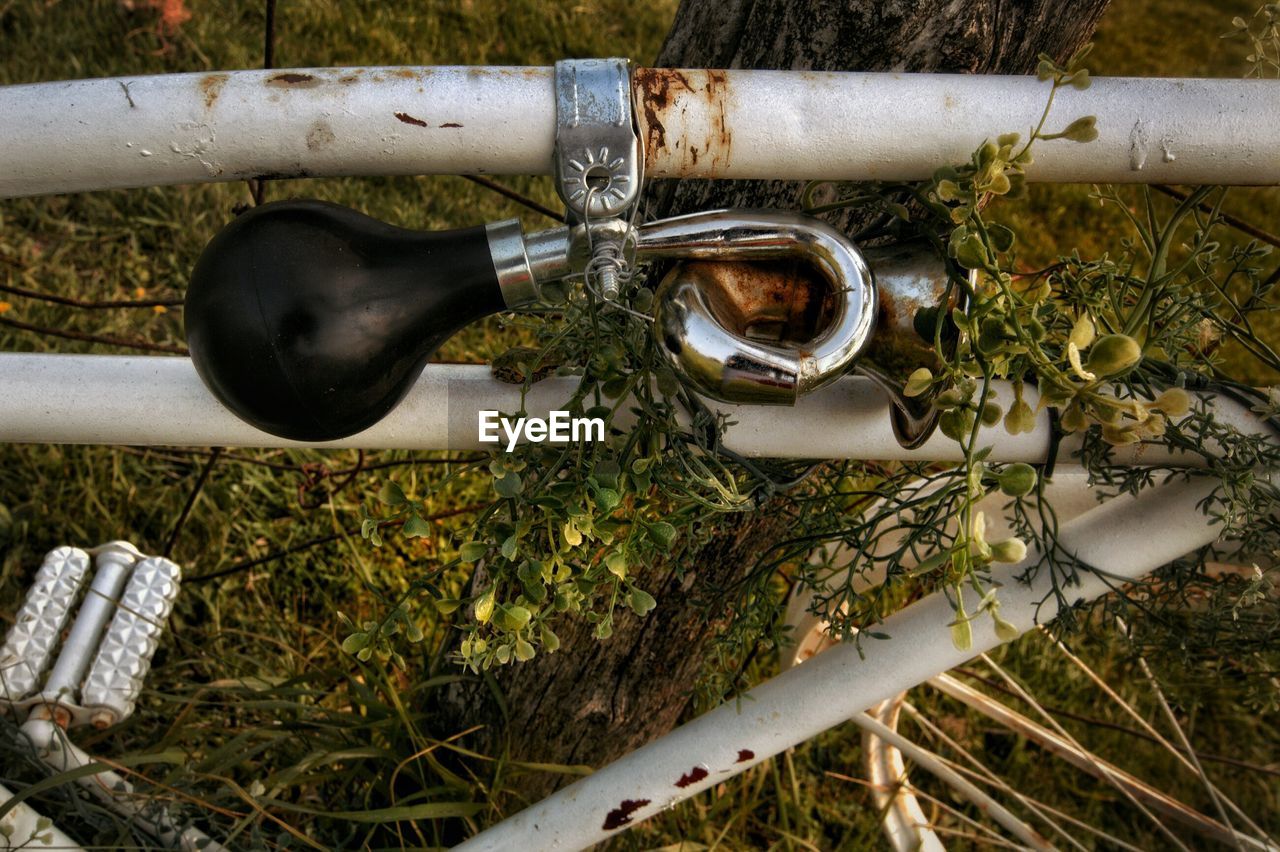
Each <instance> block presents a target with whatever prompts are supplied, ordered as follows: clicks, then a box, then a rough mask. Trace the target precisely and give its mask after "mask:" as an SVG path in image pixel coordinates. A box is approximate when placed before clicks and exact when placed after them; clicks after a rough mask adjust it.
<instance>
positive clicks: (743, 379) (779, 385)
mask: <svg viewBox="0 0 1280 852" xmlns="http://www.w3.org/2000/svg"><path fill="white" fill-rule="evenodd" d="M712 215H713V214H696V215H694V216H690V217H682V219H683V220H687V221H682V220H681V219H673V220H667V221H664V222H657V223H654V224H653V225H649V226H644V227H643V228H642V229H641V234H642V236H641V246H642V247H643V248H642V251H639V252H638V254H639V253H644V254H649V255H657V256H665V257H678V258H691V259H689V260H681V262H679V263H677V264H676V265H675V266H674V267H673V268H672V269H671V270H670V271H669V272H668V273H667V275H666V276H665V277H664V278H663V281H662V283H661V285H660V286H659V288H658V298H657V302H656V308H655V317H654V318H655V325H656V330H655V333H656V334H657V335H658V337H659V341H660V343H661V344H662V349H663V352H665V354H666V355H667V357H668V359H669V360H670V362H671V365H672V367H673V368H674V369H675V370H676V371H677V372H678V373H679V374H680V375H682V376H684V377H685V378H686V379H687V380H688V381H689V382H690V383H691V384H692V385H693V386H694V387H695V388H696V389H697V390H698V391H699V392H701V393H703V394H705V395H706V396H709V397H712V398H714V399H718V400H722V401H725V402H733V403H755V404H761V403H763V404H782V405H791V404H794V403H795V401H796V399H797V398H798V397H799V396H801V395H803V394H805V393H808V392H810V391H812V390H815V389H817V388H820V387H822V386H824V385H826V384H828V383H830V382H831V381H834V380H835V379H836V378H838V377H840V376H842V375H844V374H845V373H846V372H849V371H850V370H852V371H854V372H857V373H860V374H862V375H864V376H866V377H867V378H869V379H871V380H872V381H873V382H875V383H876V384H877V385H878V386H879V387H880V388H881V389H882V390H884V391H885V392H886V393H887V394H888V395H889V399H890V401H891V403H892V406H893V407H892V411H891V416H892V422H893V429H894V434H895V435H896V436H897V438H898V441H899V443H900V444H902V445H903V446H904V447H907V448H914V447H917V446H919V445H921V444H923V443H924V442H925V440H927V439H928V437H929V435H930V434H932V432H933V430H934V427H935V426H936V423H937V415H938V412H937V410H936V409H935V408H934V407H933V404H932V402H933V398H932V396H930V397H927V398H919V397H918V398H909V397H906V396H905V395H904V394H903V392H902V390H903V385H904V384H905V380H906V376H907V375H908V374H909V373H910V372H911V370H913V369H914V368H916V367H919V366H928V367H930V368H933V369H935V370H936V369H937V366H938V365H937V355H936V353H935V352H934V349H933V332H934V325H933V323H932V322H930V321H929V320H930V318H932V319H934V320H936V319H937V317H938V316H939V314H938V312H937V309H939V308H941V307H944V306H945V307H947V308H950V307H953V306H955V305H957V304H962V303H963V298H964V294H963V291H960V290H958V289H957V288H953V287H951V286H950V282H949V279H948V274H947V270H946V267H945V264H944V263H943V262H942V261H941V260H939V259H938V258H937V257H936V256H935V255H934V254H933V252H932V250H931V249H930V248H929V246H928V245H927V244H925V243H924V242H923V241H920V242H910V243H904V244H899V245H895V246H888V247H882V248H873V249H868V250H866V251H865V252H863V251H861V250H859V249H858V248H857V247H856V246H855V245H853V243H852V242H850V241H849V240H848V239H847V238H845V237H844V236H843V235H841V234H839V233H838V232H836V231H835V230H834V229H832V228H829V227H827V226H826V225H824V224H822V223H819V222H816V220H813V219H810V218H809V217H805V216H799V215H796V214H784V213H775V212H768V213H759V212H755V211H751V212H746V211H741V212H740V211H719V212H718V213H716V214H714V216H715V217H716V218H718V219H719V220H721V222H720V226H721V227H723V228H724V230H723V232H722V233H724V234H725V235H726V237H728V235H730V234H735V235H736V239H724V240H723V241H721V242H718V243H715V244H714V245H704V244H703V243H702V242H701V241H700V240H699V239H696V238H691V237H690V235H689V232H690V231H691V230H695V229H697V228H698V226H700V225H706V224H708V219H707V217H710V216H712ZM744 223H746V224H744ZM770 228H772V229H774V231H773V232H772V233H770V232H769V229H770ZM747 233H750V234H751V235H753V236H754V237H756V238H757V239H752V238H751V237H749V236H746V234H747ZM659 247H660V248H659ZM744 248H745V250H744ZM777 258H787V259H788V260H787V261H784V262H779V261H777V260H775V259H777ZM757 260H763V261H765V262H764V263H758V262H755V261H757ZM815 273H816V274H815ZM946 328H950V326H947V327H946ZM873 330H874V332H875V334H874V336H873V335H872V332H873ZM943 340H944V343H947V342H950V343H952V344H953V343H954V336H951V335H948V334H946V333H944V334H943ZM864 356H865V357H864Z"/></svg>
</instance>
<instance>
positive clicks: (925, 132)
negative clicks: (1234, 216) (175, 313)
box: [0, 67, 1280, 197]
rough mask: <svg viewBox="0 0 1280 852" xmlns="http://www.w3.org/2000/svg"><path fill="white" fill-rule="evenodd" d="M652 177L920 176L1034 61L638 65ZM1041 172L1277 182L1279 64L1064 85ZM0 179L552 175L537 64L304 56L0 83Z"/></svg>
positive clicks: (0, 185) (551, 109) (76, 181)
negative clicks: (277, 66) (859, 67)
mask: <svg viewBox="0 0 1280 852" xmlns="http://www.w3.org/2000/svg"><path fill="white" fill-rule="evenodd" d="M633 94H634V97H635V106H636V120H637V125H638V129H639V132H640V134H641V138H642V140H643V145H644V151H645V154H646V173H647V174H648V175H649V176H651V177H690V178H727V179H750V178H761V179H788V180H790V179H795V180H804V179H828V180H918V179H923V178H927V177H928V176H930V175H931V174H932V173H933V171H934V170H935V169H936V168H937V167H938V166H939V165H942V164H946V163H955V162H962V161H967V160H968V158H969V155H970V154H971V153H972V151H973V150H974V149H975V148H977V147H978V145H980V144H981V143H982V142H983V141H984V140H985V139H988V138H990V137H992V136H994V135H995V134H998V133H1004V132H1021V133H1026V132H1027V129H1028V128H1030V127H1033V126H1035V124H1036V123H1037V121H1038V119H1039V116H1040V114H1041V112H1042V110H1043V109H1044V105H1045V102H1046V99H1047V97H1048V84H1046V83H1043V82H1041V81H1038V80H1036V79H1035V78H1034V77H1030V76H1028V77H1000V76H981V75H960V74H955V75H947V74H863V73H819V72H811V71H748V70H737V69H734V70H728V71H716V70H682V69H649V68H640V69H636V71H635V74H634V80H633ZM1086 115H1093V116H1096V119H1097V129H1098V134H1099V135H1098V138H1097V139H1096V140H1095V141H1093V142H1090V143H1088V144H1078V143H1074V142H1069V141H1063V140H1058V141H1052V142H1046V143H1044V144H1041V145H1039V146H1038V148H1037V151H1036V162H1035V164H1034V165H1033V166H1032V167H1031V168H1030V170H1029V172H1028V179H1029V180H1032V181H1041V182H1084V183H1089V182H1111V183H1162V184H1237V185H1276V184H1280V80H1203V79H1181V80H1173V79H1139V78H1095V79H1094V80H1093V84H1092V86H1090V87H1089V89H1087V90H1085V91H1077V90H1075V89H1071V88H1066V89H1063V90H1061V91H1059V92H1058V94H1057V96H1056V99H1055V102H1054V106H1053V112H1052V114H1051V115H1050V118H1049V125H1048V126H1049V128H1050V130H1054V129H1060V128H1062V127H1065V126H1066V125H1067V124H1068V123H1070V122H1071V121H1072V120H1073V119H1076V118H1079V117H1082V116H1086ZM0 127H3V128H4V133H3V134H2V135H0V197H6V196H20V195H37V194H43V193H55V192H74V191H83V190H90V189H107V188H114V187H128V186H150V185H163V184H170V183H185V182H208V181H218V180H234V179H238V178H244V177H253V176H259V175H267V176H271V175H278V176H317V177H320V176H336V175H393V174H483V173H490V174H548V173H549V172H550V170H551V164H552V145H553V141H554V138H555V92H554V85H553V77H552V69H550V68H493V67H484V68H458V67H441V68H302V69H283V70H274V71H228V72H214V73H207V74H175V75H164V76H153V77H118V78H104V79H99V80H72V81H62V82H54V83H39V84H30V85H17V86H5V87H0Z"/></svg>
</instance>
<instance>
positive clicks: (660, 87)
mask: <svg viewBox="0 0 1280 852" xmlns="http://www.w3.org/2000/svg"><path fill="white" fill-rule="evenodd" d="M633 80H634V86H635V88H636V100H637V102H638V103H639V105H640V116H639V118H640V121H639V124H640V134H641V137H642V138H643V140H644V150H645V159H646V162H661V163H663V165H664V166H665V168H664V170H663V171H664V174H665V175H666V176H669V177H688V176H692V175H695V174H696V175H697V176H699V177H714V176H716V174H717V173H718V172H719V171H721V170H722V169H723V168H724V167H725V166H727V165H728V164H729V159H730V156H731V155H732V150H733V132H732V130H730V129H729V126H728V122H727V120H726V115H727V110H726V101H727V99H728V97H729V87H728V80H727V77H726V75H725V72H723V71H714V70H711V71H694V70H686V69H674V68H637V69H636V71H635V74H634V76H633ZM697 102H705V103H699V106H698V110H699V112H705V113H706V114H708V115H709V116H710V117H711V121H710V126H709V127H708V128H707V134H706V138H704V139H697V138H686V139H683V140H682V139H680V138H678V137H677V138H672V139H668V138H667V126H668V125H669V124H670V123H671V122H672V120H673V119H675V118H676V117H678V116H683V115H684V114H685V113H686V112H687V111H688V110H689V108H690V107H691V106H692V105H693V104H694V103H697ZM682 143H683V144H682Z"/></svg>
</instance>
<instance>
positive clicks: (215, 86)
mask: <svg viewBox="0 0 1280 852" xmlns="http://www.w3.org/2000/svg"><path fill="white" fill-rule="evenodd" d="M229 79H231V75H230V74H205V75H204V76H203V77H201V78H200V91H202V92H204V107H205V109H209V108H210V107H212V106H213V104H214V102H215V101H217V100H218V95H220V94H222V87H223V86H225V85H227V80H229Z"/></svg>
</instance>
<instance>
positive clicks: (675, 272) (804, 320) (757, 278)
mask: <svg viewBox="0 0 1280 852" xmlns="http://www.w3.org/2000/svg"><path fill="white" fill-rule="evenodd" d="M676 277H679V278H681V279H682V280H692V281H693V282H694V283H695V284H696V285H697V286H698V289H699V290H700V291H701V292H702V293H703V295H704V297H705V298H706V300H707V306H708V307H709V308H710V309H711V312H712V314H714V315H715V317H716V319H717V320H719V321H720V322H721V323H722V324H723V325H724V327H725V328H727V329H729V330H730V331H732V332H734V333H735V334H738V335H740V336H743V337H746V338H749V339H752V340H766V341H770V342H773V343H779V342H783V341H788V342H792V343H801V344H803V343H808V342H810V341H812V340H813V339H814V338H815V337H816V336H817V335H818V333H819V332H821V331H822V330H823V329H825V328H826V327H827V326H828V325H829V324H830V319H831V314H832V310H833V308H834V306H835V305H834V301H835V300H834V296H833V294H832V293H831V288H830V286H828V284H827V282H826V280H825V279H824V278H822V277H821V276H820V275H818V274H817V273H816V271H815V270H814V269H813V268H812V267H811V266H809V265H808V264H807V263H803V262H801V261H795V260H775V261H757V262H747V261H729V260H725V261H686V262H684V263H681V264H679V265H677V266H676V267H674V268H673V269H672V270H671V272H670V273H668V276H667V278H666V279H664V280H663V286H666V285H667V284H668V282H670V281H671V280H673V279H674V278H676Z"/></svg>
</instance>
